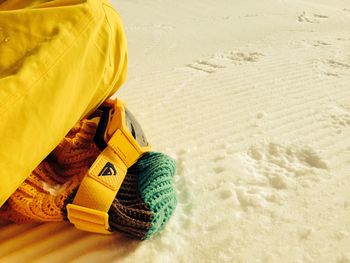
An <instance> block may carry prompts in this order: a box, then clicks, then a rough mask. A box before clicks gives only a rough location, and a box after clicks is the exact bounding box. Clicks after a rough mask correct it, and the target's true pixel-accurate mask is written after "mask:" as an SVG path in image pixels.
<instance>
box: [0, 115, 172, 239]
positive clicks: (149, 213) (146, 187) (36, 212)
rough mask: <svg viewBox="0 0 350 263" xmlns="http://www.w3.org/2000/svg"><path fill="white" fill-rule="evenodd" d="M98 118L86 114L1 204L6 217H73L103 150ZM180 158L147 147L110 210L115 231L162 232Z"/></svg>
mask: <svg viewBox="0 0 350 263" xmlns="http://www.w3.org/2000/svg"><path fill="white" fill-rule="evenodd" d="M96 128H97V124H96V123H95V122H94V121H92V120H87V119H84V120H82V121H80V122H79V123H78V124H77V125H75V126H74V127H73V128H72V129H71V130H70V132H69V133H68V134H67V135H66V137H65V138H64V139H63V140H62V141H61V143H60V144H59V145H58V146H57V147H56V148H55V149H54V150H53V151H52V153H51V154H50V155H49V156H48V157H47V158H46V159H45V160H44V161H43V162H42V163H40V164H39V165H38V167H36V169H35V170H34V171H33V172H32V173H31V174H30V176H29V177H28V178H27V179H26V180H25V182H24V183H23V184H22V185H21V186H20V187H19V188H18V189H17V190H16V192H15V193H14V194H13V195H12V196H11V197H10V198H9V199H8V200H7V201H6V203H5V204H4V205H3V206H2V207H1V208H0V218H3V219H7V220H10V221H14V222H17V223H26V222H33V221H35V222H47V221H62V220H67V211H66V205H67V204H69V203H72V202H73V200H74V197H75V194H76V191H77V189H78V187H79V184H80V182H81V180H82V179H83V177H84V175H85V174H86V172H87V171H88V169H89V167H90V166H91V165H92V163H93V162H94V160H95V159H96V157H97V156H98V155H99V154H100V150H99V149H98V147H97V146H96V145H95V143H94V141H93V137H94V135H95V133H96ZM174 174H175V162H174V161H173V160H172V159H171V158H170V157H168V156H167V155H165V154H162V153H155V152H151V153H147V154H145V155H144V156H142V157H141V158H140V159H139V160H138V162H137V163H136V164H134V165H133V166H132V167H130V169H129V170H128V172H127V175H126V177H125V180H124V181H123V183H122V185H121V187H120V189H119V191H118V193H117V196H116V198H115V199H114V201H113V203H112V205H111V207H110V209H109V211H108V214H109V225H110V228H111V231H120V232H123V233H124V234H126V235H128V236H130V237H133V238H136V239H141V240H144V239H148V238H149V237H151V236H152V235H153V234H156V233H158V232H159V231H160V230H161V229H162V228H163V227H164V225H165V224H166V223H167V221H168V220H169V218H170V216H171V214H172V213H173V211H174V209H175V206H176V195H175V191H174V189H173V185H172V181H173V176H174Z"/></svg>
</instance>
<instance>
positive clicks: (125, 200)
mask: <svg viewBox="0 0 350 263" xmlns="http://www.w3.org/2000/svg"><path fill="white" fill-rule="evenodd" d="M175 167H176V165H175V162H174V160H173V159H171V158H170V157H168V156H167V155H165V154H163V153H157V152H150V153H146V154H145V155H144V156H142V157H141V158H140V159H139V160H138V162H137V163H136V164H134V165H133V166H132V167H130V168H129V170H128V175H127V177H126V178H125V180H124V182H123V184H122V187H121V190H120V191H119V192H118V194H117V198H116V199H114V202H113V204H112V206H111V209H110V210H109V215H110V217H109V218H110V220H109V223H110V226H111V228H112V229H113V230H119V231H122V232H124V233H126V234H128V235H132V236H134V237H136V238H139V239H142V240H143V239H148V238H150V237H151V236H152V235H154V234H156V233H159V232H160V231H161V230H162V229H163V227H164V226H165V224H166V223H167V222H168V221H169V219H170V217H171V215H172V214H173V212H174V210H175V207H176V194H175V191H174V187H173V185H172V182H173V176H174V174H175Z"/></svg>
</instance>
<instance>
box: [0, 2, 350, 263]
mask: <svg viewBox="0 0 350 263" xmlns="http://www.w3.org/2000/svg"><path fill="white" fill-rule="evenodd" d="M113 3H114V5H115V6H116V8H117V9H118V12H119V13H120V15H121V17H122V18H123V21H124V26H125V30H126V33H127V37H128V43H129V63H130V66H129V77H128V81H127V83H126V84H125V85H124V86H123V87H122V89H120V91H118V93H117V96H119V97H120V98H122V99H123V100H125V101H127V102H128V105H129V108H130V109H131V110H132V111H133V113H134V114H135V115H136V116H137V118H138V119H139V120H140V122H141V123H142V126H143V129H144V130H145V132H146V135H147V137H148V139H149V141H150V142H151V144H152V147H153V150H157V151H163V152H165V153H168V154H169V155H171V156H172V157H173V158H174V159H175V160H176V161H177V174H176V176H175V182H174V183H175V187H176V191H177V194H178V207H177V210H176V212H175V214H174V216H173V218H172V219H171V221H170V222H169V224H168V225H167V227H166V228H165V230H164V231H163V232H162V233H161V234H160V235H158V236H155V237H154V238H153V239H151V240H149V241H145V242H141V243H140V242H137V241H131V240H129V239H127V238H124V237H121V236H119V235H114V236H100V235H93V234H88V233H83V232H80V231H78V230H75V229H74V228H73V227H71V226H70V225H69V224H68V223H62V224H57V223H54V224H44V225H25V226H15V225H4V226H3V227H2V229H1V231H0V237H1V238H2V240H3V241H2V244H1V246H0V261H1V260H3V261H1V262H18V261H20V259H21V258H22V259H23V256H26V258H28V259H32V260H34V259H35V260H37V261H36V262H68V261H74V262H102V261H104V262H194V263H195V262H249V263H250V262H251V263H255V262H256V263H258V262H259V263H260V262H264V263H265V262H266V263H268V262H271V263H272V262H291V263H292V262H293V263H307V262H325V263H328V262H334V263H349V262H350V191H349V189H350V139H349V138H350V88H349V85H350V27H349V25H350V3H349V2H348V1H345V0H344V1H341V0H333V1H330V0H304V1H301V0H279V1H278V0H264V1H258V0H247V1H238V0H217V1H214V2H213V1H208V0H203V1H195V0H187V1H184V0H178V1H170V0H149V1H140V0H129V1H119V0H118V1H117V0H115V1H113ZM16 260H17V261H16Z"/></svg>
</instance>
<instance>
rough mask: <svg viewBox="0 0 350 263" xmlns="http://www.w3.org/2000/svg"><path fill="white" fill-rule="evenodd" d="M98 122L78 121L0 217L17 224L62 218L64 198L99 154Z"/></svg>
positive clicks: (36, 169) (0, 210) (6, 204)
mask: <svg viewBox="0 0 350 263" xmlns="http://www.w3.org/2000/svg"><path fill="white" fill-rule="evenodd" d="M96 128H97V124H96V123H95V122H94V121H91V120H87V119H84V120H83V121H80V122H79V123H78V124H76V125H75V126H74V127H73V129H71V130H70V132H69V133H68V134H67V135H66V137H65V138H64V139H63V140H62V141H61V142H60V144H59V145H58V146H57V147H56V148H55V149H54V151H53V152H52V153H51V154H50V156H49V157H47V158H46V159H45V160H44V161H43V162H41V163H40V164H39V165H38V166H37V167H36V168H35V169H34V171H33V172H32V173H31V174H30V176H29V177H28V178H27V179H26V180H25V181H24V182H23V183H22V184H21V185H20V187H19V188H17V190H16V191H15V192H14V193H13V194H12V195H11V196H10V198H9V199H8V200H7V201H6V202H5V204H4V205H3V206H2V207H1V208H0V218H3V219H7V220H11V221H14V222H17V223H25V222H31V221H39V222H44V221H62V220H63V219H64V215H63V213H62V209H63V208H64V206H65V203H64V202H65V200H66V199H67V197H68V196H69V195H70V194H71V193H72V192H73V191H74V189H76V188H77V187H78V186H79V184H80V182H81V180H82V178H83V177H84V176H85V174H86V173H87V171H88V170H89V167H90V166H91V164H92V163H93V162H94V160H95V159H96V157H97V156H98V155H99V154H100V150H99V149H98V148H97V146H96V145H95V143H94V142H93V137H94V135H95V132H96Z"/></svg>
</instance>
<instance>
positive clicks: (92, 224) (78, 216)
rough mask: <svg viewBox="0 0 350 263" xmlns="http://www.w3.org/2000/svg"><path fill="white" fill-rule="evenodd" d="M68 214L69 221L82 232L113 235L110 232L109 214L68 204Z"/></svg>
mask: <svg viewBox="0 0 350 263" xmlns="http://www.w3.org/2000/svg"><path fill="white" fill-rule="evenodd" d="M67 213H68V219H69V221H70V222H71V223H73V224H74V225H75V227H76V228H78V229H80V230H84V231H88V232H94V233H100V234H111V233H112V232H110V231H109V230H108V229H109V224H108V214H107V213H106V212H102V211H98V210H95V209H91V208H87V207H83V206H78V205H74V204H68V205H67Z"/></svg>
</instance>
